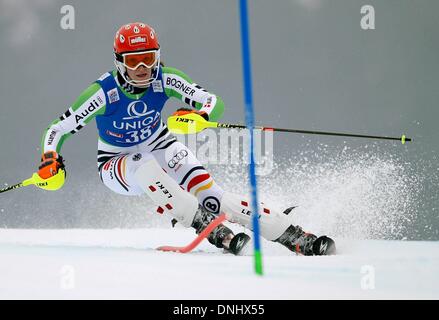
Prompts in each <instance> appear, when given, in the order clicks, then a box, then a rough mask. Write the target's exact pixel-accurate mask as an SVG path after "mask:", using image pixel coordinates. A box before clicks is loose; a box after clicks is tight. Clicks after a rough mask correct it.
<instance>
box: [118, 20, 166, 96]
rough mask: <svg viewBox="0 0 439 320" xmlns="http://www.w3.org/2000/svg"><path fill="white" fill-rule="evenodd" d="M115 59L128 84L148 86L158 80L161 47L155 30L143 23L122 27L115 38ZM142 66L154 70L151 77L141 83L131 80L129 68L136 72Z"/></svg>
mask: <svg viewBox="0 0 439 320" xmlns="http://www.w3.org/2000/svg"><path fill="white" fill-rule="evenodd" d="M114 58H115V60H114V63H115V65H116V68H117V71H119V73H120V75H121V76H122V77H123V79H124V80H125V81H126V82H128V83H130V84H132V85H133V86H138V87H145V86H148V85H149V84H150V83H151V82H153V81H154V80H156V79H157V77H158V74H159V66H160V45H159V42H158V39H157V35H156V33H155V31H154V29H153V28H151V27H150V26H148V25H147V24H145V23H141V22H134V23H129V24H126V25H123V26H122V27H120V28H119V30H118V31H117V32H116V36H115V38H114ZM140 65H143V66H145V67H147V68H150V69H152V73H151V77H150V78H149V79H146V80H141V81H138V80H137V81H136V80H133V79H130V77H129V76H128V74H127V68H128V69H131V70H135V69H137V68H138V67H139V66H140Z"/></svg>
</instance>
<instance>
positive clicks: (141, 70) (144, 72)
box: [127, 65, 152, 81]
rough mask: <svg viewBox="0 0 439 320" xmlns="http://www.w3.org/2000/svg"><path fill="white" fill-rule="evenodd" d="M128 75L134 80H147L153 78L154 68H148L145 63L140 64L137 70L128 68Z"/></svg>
mask: <svg viewBox="0 0 439 320" xmlns="http://www.w3.org/2000/svg"><path fill="white" fill-rule="evenodd" d="M127 73H128V76H129V77H130V79H131V80H134V81H145V80H147V79H149V78H151V74H152V68H147V67H145V66H144V65H139V67H138V68H137V69H136V70H130V69H128V68H127Z"/></svg>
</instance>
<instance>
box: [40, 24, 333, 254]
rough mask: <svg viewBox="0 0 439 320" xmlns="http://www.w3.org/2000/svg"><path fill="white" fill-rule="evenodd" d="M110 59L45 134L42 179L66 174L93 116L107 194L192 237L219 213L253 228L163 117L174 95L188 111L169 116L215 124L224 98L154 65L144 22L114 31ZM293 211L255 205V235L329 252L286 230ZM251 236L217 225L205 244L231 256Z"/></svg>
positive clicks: (243, 203) (155, 51) (245, 204)
mask: <svg viewBox="0 0 439 320" xmlns="http://www.w3.org/2000/svg"><path fill="white" fill-rule="evenodd" d="M114 58H115V65H116V69H115V70H112V71H109V72H106V73H104V74H103V75H102V76H101V77H100V78H99V79H98V80H96V81H95V82H94V83H93V84H91V85H90V86H89V87H88V88H87V89H86V90H85V91H84V92H82V94H81V95H80V96H79V98H78V99H77V100H76V102H75V103H74V104H73V105H72V106H71V107H70V108H69V109H68V110H67V111H66V112H65V113H64V114H63V115H62V116H61V117H60V118H59V119H57V120H55V121H54V122H52V123H51V124H50V126H49V127H48V128H47V130H46V131H45V133H44V135H43V138H42V150H43V154H42V158H41V164H40V166H39V171H38V174H39V176H40V177H41V178H43V179H48V178H50V177H53V176H54V175H56V174H57V173H58V172H59V170H60V169H63V171H64V170H65V166H64V160H63V158H62V156H61V155H60V150H61V147H62V145H63V143H64V142H65V140H66V139H67V138H69V137H70V136H71V135H73V134H75V133H77V132H78V131H80V130H81V129H82V128H83V127H84V126H85V125H86V124H88V123H89V122H90V121H91V120H93V119H95V120H96V124H97V129H98V133H99V140H98V152H97V165H98V172H99V175H100V178H101V180H102V182H103V183H104V184H105V185H106V186H107V187H108V188H110V189H111V190H112V191H114V192H117V193H119V194H122V195H129V196H134V195H142V194H147V195H148V196H149V197H150V198H151V199H152V200H153V202H154V203H155V204H156V205H157V206H158V209H157V211H158V212H159V213H163V212H164V211H166V212H168V213H170V214H171V216H172V217H174V219H175V220H177V221H178V222H179V223H181V224H182V225H183V226H185V227H192V228H194V229H195V231H196V233H197V234H198V233H200V232H201V231H202V230H204V229H205V228H206V227H207V225H208V224H209V223H210V222H211V221H212V220H213V219H215V218H216V217H217V216H218V214H220V213H225V214H226V216H227V220H228V221H230V222H233V223H238V224H241V225H243V226H245V227H247V228H250V229H251V219H250V214H251V212H250V210H249V203H250V201H249V200H248V199H247V198H246V197H244V196H240V195H236V194H233V193H231V192H227V191H224V190H223V189H222V188H221V187H220V186H219V185H218V184H216V182H215V181H214V180H213V179H212V177H211V176H210V174H209V173H208V172H207V171H206V169H205V168H204V167H203V166H202V165H201V163H200V162H199V161H198V160H197V159H196V157H195V156H194V155H193V153H192V152H191V151H190V150H189V149H188V148H187V147H186V146H185V145H183V144H182V143H180V142H178V141H177V139H176V138H175V137H174V136H172V135H171V134H170V132H169V131H168V129H167V127H166V125H165V124H164V123H163V122H162V118H161V111H162V108H163V106H164V104H165V102H166V101H167V100H168V99H169V98H171V97H174V98H177V99H179V100H181V101H183V102H184V103H185V104H186V105H188V106H190V107H192V108H182V109H179V110H177V111H176V113H174V115H179V116H182V117H185V115H187V114H190V113H196V114H198V115H200V116H202V117H203V118H205V119H206V120H211V121H216V120H217V119H219V118H220V117H221V116H222V115H223V112H224V102H223V101H222V99H221V98H220V97H219V96H218V95H215V94H213V93H211V92H209V91H207V90H205V89H204V88H203V87H201V86H200V85H198V84H196V83H194V82H193V81H192V80H191V79H190V78H189V77H188V76H187V75H186V74H184V73H183V72H181V71H179V70H177V69H174V68H171V67H165V66H164V64H163V63H161V61H160V45H159V42H158V38H157V34H156V32H155V31H154V29H153V28H151V27H150V26H148V25H147V24H145V23H140V22H136V23H129V24H126V25H123V26H122V27H121V28H120V29H119V30H118V31H117V33H116V35H115V39H114ZM64 172H65V171H64ZM291 210H292V208H288V209H286V210H285V211H284V212H279V211H278V210H275V209H272V208H268V207H267V206H266V205H264V204H263V203H261V205H260V212H259V214H260V218H259V219H260V232H261V235H262V236H263V237H264V238H266V239H268V240H270V241H275V242H279V243H281V244H282V245H284V246H286V247H287V248H288V249H290V250H291V251H293V252H296V253H300V254H303V255H326V254H333V253H335V244H334V242H333V240H332V239H330V238H328V237H326V236H321V237H317V236H315V235H313V234H311V233H306V232H304V231H303V230H302V228H301V227H300V226H293V225H291V223H290V222H289V219H287V216H288V214H289V213H290V211H291ZM249 239H250V237H249V236H248V235H247V234H245V233H238V234H236V235H235V234H234V233H233V231H232V230H231V229H230V228H228V227H227V226H225V225H223V224H221V225H219V226H218V227H216V228H215V229H214V230H213V232H212V233H211V234H210V235H209V236H208V240H209V242H210V243H212V244H214V245H215V246H216V247H218V248H224V249H225V250H226V251H228V252H231V253H233V254H236V255H238V254H240V253H241V250H242V249H243V247H244V246H245V245H246V243H248V241H249Z"/></svg>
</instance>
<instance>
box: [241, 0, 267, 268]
mask: <svg viewBox="0 0 439 320" xmlns="http://www.w3.org/2000/svg"><path fill="white" fill-rule="evenodd" d="M239 9H240V20H241V42H242V64H243V74H244V99H245V122H246V125H247V128H248V129H249V130H250V165H249V174H250V187H251V198H252V199H251V200H252V202H251V203H252V215H251V217H252V225H253V234H254V236H253V243H254V259H255V260H254V262H255V272H256V274H258V275H262V274H263V272H262V252H261V239H260V232H259V208H258V207H259V203H258V189H257V181H256V169H255V156H254V140H255V139H254V133H253V131H254V130H253V129H255V128H254V122H255V120H254V118H255V117H254V111H253V98H252V82H251V80H252V79H251V61H250V39H249V30H248V12H247V0H239Z"/></svg>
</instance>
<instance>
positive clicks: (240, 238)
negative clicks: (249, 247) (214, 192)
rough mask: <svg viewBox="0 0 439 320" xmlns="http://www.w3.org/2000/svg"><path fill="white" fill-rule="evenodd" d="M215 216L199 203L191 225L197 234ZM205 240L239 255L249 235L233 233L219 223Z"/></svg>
mask: <svg viewBox="0 0 439 320" xmlns="http://www.w3.org/2000/svg"><path fill="white" fill-rule="evenodd" d="M216 217H217V216H216V215H215V214H213V213H211V212H209V211H207V210H206V209H204V207H203V206H201V205H200V206H199V207H198V210H197V213H196V214H195V217H194V220H193V222H192V227H193V228H194V229H195V232H196V233H197V234H199V233H201V232H202V231H203V230H204V229H205V228H206V227H207V226H208V225H209V223H210V222H212V220H214V219H215V218H216ZM207 240H209V242H210V243H211V244H213V245H214V246H216V247H217V248H224V250H225V251H227V252H231V253H233V254H234V255H239V254H240V253H241V251H242V249H243V248H244V247H245V245H246V244H247V243H248V242H249V240H250V237H249V236H248V235H247V234H245V233H243V232H241V233H238V234H236V235H235V234H233V231H232V230H230V228H228V227H226V226H225V225H223V224H220V225H219V226H218V227H216V228H215V229H213V231H212V232H211V233H210V234H209V236H208V237H207Z"/></svg>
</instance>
